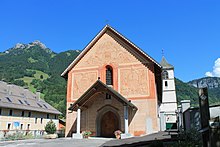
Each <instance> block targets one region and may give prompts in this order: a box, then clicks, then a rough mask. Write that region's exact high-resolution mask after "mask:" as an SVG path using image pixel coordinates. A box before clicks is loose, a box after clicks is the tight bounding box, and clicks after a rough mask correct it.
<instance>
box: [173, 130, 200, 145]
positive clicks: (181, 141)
mask: <svg viewBox="0 0 220 147" xmlns="http://www.w3.org/2000/svg"><path fill="white" fill-rule="evenodd" d="M170 146H171V147H196V146H198V147H200V146H202V136H201V133H199V132H198V131H197V130H195V129H191V130H187V131H182V132H180V134H179V137H178V142H176V143H174V144H173V145H170Z"/></svg>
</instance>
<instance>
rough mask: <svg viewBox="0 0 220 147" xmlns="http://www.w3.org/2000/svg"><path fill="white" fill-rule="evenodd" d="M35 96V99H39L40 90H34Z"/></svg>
mask: <svg viewBox="0 0 220 147" xmlns="http://www.w3.org/2000/svg"><path fill="white" fill-rule="evenodd" d="M36 96H37V97H36V98H37V100H40V90H37V91H36Z"/></svg>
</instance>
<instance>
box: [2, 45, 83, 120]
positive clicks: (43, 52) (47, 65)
mask: <svg viewBox="0 0 220 147" xmlns="http://www.w3.org/2000/svg"><path fill="white" fill-rule="evenodd" d="M8 51H9V53H1V54H0V80H4V81H5V82H10V83H14V84H16V85H19V86H27V84H26V83H25V82H24V81H23V80H20V79H19V78H23V77H24V76H26V77H33V78H34V74H35V73H36V72H35V71H34V70H40V71H42V72H44V73H47V74H48V75H49V78H47V79H45V80H43V79H44V76H43V75H40V79H33V80H32V81H31V85H33V86H34V88H35V89H38V90H40V91H41V92H42V93H43V94H44V100H45V101H46V102H48V103H49V104H51V105H52V106H53V107H55V108H56V109H58V110H59V111H60V112H62V113H63V116H65V113H66V80H65V79H64V78H62V77H61V76H60V74H61V73H62V72H63V71H64V70H65V69H66V68H67V66H68V65H69V64H70V63H71V62H72V61H73V60H74V59H75V58H76V57H77V56H78V55H79V53H80V52H79V51H75V50H70V51H66V52H62V53H59V54H56V53H54V52H52V51H51V50H50V49H42V48H41V47H40V46H38V45H35V46H32V47H30V48H23V49H10V50H8Z"/></svg>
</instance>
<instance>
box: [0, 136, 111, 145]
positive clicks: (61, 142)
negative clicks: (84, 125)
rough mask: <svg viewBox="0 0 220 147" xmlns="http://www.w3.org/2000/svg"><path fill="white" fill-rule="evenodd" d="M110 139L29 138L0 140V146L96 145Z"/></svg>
mask: <svg viewBox="0 0 220 147" xmlns="http://www.w3.org/2000/svg"><path fill="white" fill-rule="evenodd" d="M109 140H111V139H108V138H100V139H97V138H96V139H72V138H58V139H33V140H32V139H31V140H18V141H5V142H0V146H5V147H98V146H101V145H102V144H104V143H105V142H107V141H109Z"/></svg>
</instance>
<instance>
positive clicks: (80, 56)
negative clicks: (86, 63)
mask: <svg viewBox="0 0 220 147" xmlns="http://www.w3.org/2000/svg"><path fill="white" fill-rule="evenodd" d="M108 30H109V31H112V32H114V33H115V34H117V35H118V36H119V37H120V38H121V39H122V40H124V41H125V42H127V43H128V44H130V45H131V46H132V47H133V48H134V49H135V50H136V52H137V53H138V54H139V55H141V56H144V57H145V58H146V59H148V60H150V61H152V62H153V63H154V64H155V65H156V66H157V67H159V68H161V65H160V64H159V63H157V62H156V61H155V60H154V59H153V58H152V57H150V56H149V55H148V54H147V53H145V52H144V51H143V50H141V49H140V48H139V47H137V46H136V45H135V44H134V43H132V42H131V41H130V40H128V39H127V38H126V37H124V36H123V35H122V34H120V33H119V32H118V31H116V30H115V29H113V28H112V27H111V26H109V25H106V26H105V27H104V28H103V29H102V30H101V31H100V32H99V33H98V34H97V35H96V36H95V38H93V40H92V41H91V42H90V43H89V44H88V45H87V46H86V47H85V48H84V49H83V51H82V52H81V53H80V54H79V55H78V56H77V57H76V58H75V60H74V61H73V62H72V63H71V64H70V65H69V66H68V67H67V68H66V69H65V70H64V72H63V73H62V74H61V76H62V77H66V76H67V75H66V74H67V73H68V72H69V70H71V69H72V68H73V67H74V66H75V65H76V64H77V63H78V61H79V60H80V59H81V58H82V57H83V56H84V55H85V54H86V53H87V52H88V50H89V49H90V48H91V47H92V46H93V45H94V44H95V43H96V41H97V40H98V39H99V38H100V37H101V36H102V35H103V34H104V33H105V32H106V31H108Z"/></svg>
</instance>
